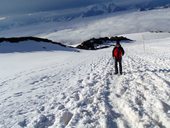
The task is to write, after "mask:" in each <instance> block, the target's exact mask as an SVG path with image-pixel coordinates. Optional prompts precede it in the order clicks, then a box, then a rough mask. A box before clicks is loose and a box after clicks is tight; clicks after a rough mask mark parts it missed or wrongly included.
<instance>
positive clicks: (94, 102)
mask: <svg viewBox="0 0 170 128" xmlns="http://www.w3.org/2000/svg"><path fill="white" fill-rule="evenodd" d="M131 36H132V35H131ZM135 37H136V35H135V34H134V35H133V38H135ZM136 38H137V37H136ZM145 44H146V45H145V51H144V49H143V43H142V41H140V40H139V41H136V42H134V43H131V44H122V45H123V47H124V48H125V52H126V53H125V56H124V57H123V72H124V74H123V75H122V76H119V75H118V76H115V75H114V61H113V59H112V58H111V51H112V48H107V49H102V50H98V51H81V52H80V53H75V52H64V51H60V52H59V51H56V52H37V53H31V54H28V53H26V54H25V53H24V54H23V53H15V56H11V55H10V54H1V57H2V58H3V56H9V57H10V58H9V59H11V58H15V59H16V60H17V58H18V59H19V58H20V56H25V58H24V57H22V61H23V62H22V63H21V62H20V63H18V65H20V67H19V68H18V69H19V70H18V71H17V70H16V71H14V73H11V74H9V75H7V74H6V77H3V79H0V95H1V97H0V110H1V114H0V128H1V127H2V128H3V127H11V128H20V127H28V128H32V127H33V128H63V127H65V128H74V127H78V128H82V127H83V128H93V127H96V128H112V127H118V128H127V127H131V128H152V127H155V128H163V127H165V128H169V127H170V81H169V80H170V70H169V69H170V65H169V64H170V53H169V45H170V39H169V38H165V39H164V38H162V39H161V38H160V39H157V40H153V39H151V38H150V40H145ZM42 53H43V54H42ZM40 55H41V58H40V57H37V56H40ZM28 57H32V58H36V59H37V60H34V59H32V60H30V62H31V61H33V62H31V63H32V64H33V65H30V67H31V68H29V67H27V68H22V66H24V65H25V64H26V62H25V61H24V59H25V60H26V59H27V58H28ZM2 58H1V59H2ZM38 60H41V61H40V62H41V64H36V63H38ZM43 60H44V61H45V60H47V62H46V63H44V64H43V63H42V62H43ZM9 62H10V61H9ZM35 62H36V63H35ZM27 63H28V62H27ZM0 65H1V66H4V65H3V64H0ZM6 67H10V68H11V69H12V68H13V67H15V65H12V64H11V63H9V64H8V65H6ZM2 69H3V68H2ZM2 71H4V72H5V70H2ZM4 74H5V73H4Z"/></svg>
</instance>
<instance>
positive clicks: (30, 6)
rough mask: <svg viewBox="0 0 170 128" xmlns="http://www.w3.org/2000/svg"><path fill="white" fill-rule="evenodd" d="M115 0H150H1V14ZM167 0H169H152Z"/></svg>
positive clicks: (119, 1) (122, 1) (122, 0)
mask: <svg viewBox="0 0 170 128" xmlns="http://www.w3.org/2000/svg"><path fill="white" fill-rule="evenodd" d="M107 1H114V2H115V3H117V4H127V3H140V2H141V1H142V2H143V1H150V0H0V15H9V14H16V13H31V12H37V11H48V10H59V9H60V10H61V9H67V8H75V7H82V6H87V5H90V4H95V3H101V2H107ZM152 1H167V0H152ZM169 1H170V0H169Z"/></svg>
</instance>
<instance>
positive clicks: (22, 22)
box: [0, 0, 170, 31]
mask: <svg viewBox="0 0 170 128" xmlns="http://www.w3.org/2000/svg"><path fill="white" fill-rule="evenodd" d="M169 4H170V1H169V0H165V1H161V2H160V1H159V0H156V1H155V0H146V1H143V2H125V3H124V2H122V3H121V2H115V1H111V2H103V3H98V4H93V5H89V6H86V7H81V8H73V9H65V10H60V11H58V10H57V11H55V10H54V11H45V12H35V13H28V14H20V15H13V16H7V17H5V16H3V17H0V31H3V30H8V29H11V28H17V27H23V26H28V25H38V24H44V23H50V22H68V21H70V20H73V19H80V18H83V17H92V16H98V15H104V14H109V13H115V12H119V11H130V10H138V11H140V10H141V11H144V10H150V9H155V8H167V7H169Z"/></svg>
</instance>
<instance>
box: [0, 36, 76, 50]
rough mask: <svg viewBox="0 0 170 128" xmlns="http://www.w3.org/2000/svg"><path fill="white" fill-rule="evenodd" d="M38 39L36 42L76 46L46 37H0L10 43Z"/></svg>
mask: <svg viewBox="0 0 170 128" xmlns="http://www.w3.org/2000/svg"><path fill="white" fill-rule="evenodd" d="M30 40H31V41H36V42H47V43H51V44H58V45H60V46H63V47H66V48H74V47H71V46H67V45H64V44H62V43H59V42H54V41H52V40H49V39H45V38H39V37H33V36H27V37H10V38H4V37H2V38H0V43H2V42H10V43H21V42H22V41H30Z"/></svg>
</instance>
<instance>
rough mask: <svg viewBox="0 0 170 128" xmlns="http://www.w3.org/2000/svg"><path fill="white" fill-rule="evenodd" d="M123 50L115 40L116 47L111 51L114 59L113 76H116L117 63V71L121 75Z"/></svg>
mask: <svg viewBox="0 0 170 128" xmlns="http://www.w3.org/2000/svg"><path fill="white" fill-rule="evenodd" d="M124 53H125V52H124V49H123V48H122V46H121V45H120V42H119V41H118V40H117V42H116V45H115V47H114V49H113V51H112V56H113V58H114V59H115V74H118V63H119V71H120V74H121V75H122V56H123V55H124Z"/></svg>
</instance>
